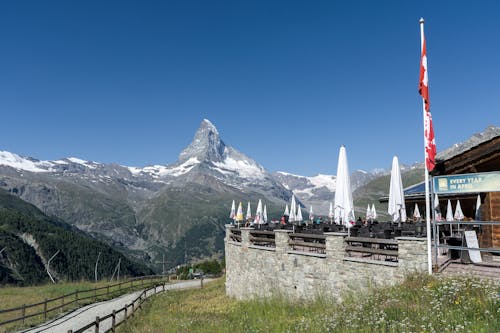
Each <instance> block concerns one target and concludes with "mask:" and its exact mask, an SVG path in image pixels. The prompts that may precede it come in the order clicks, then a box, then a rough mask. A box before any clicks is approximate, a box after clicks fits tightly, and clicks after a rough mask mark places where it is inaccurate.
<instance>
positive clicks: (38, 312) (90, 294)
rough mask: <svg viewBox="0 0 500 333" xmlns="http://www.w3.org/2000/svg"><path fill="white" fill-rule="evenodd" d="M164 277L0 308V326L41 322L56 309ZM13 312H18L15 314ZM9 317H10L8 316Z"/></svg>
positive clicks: (76, 304)
mask: <svg viewBox="0 0 500 333" xmlns="http://www.w3.org/2000/svg"><path fill="white" fill-rule="evenodd" d="M165 278H166V277H165V276H163V275H150V276H142V277H138V278H133V279H128V280H126V281H122V282H119V283H115V284H111V285H107V286H104V287H99V288H97V287H96V288H93V289H86V290H76V291H74V292H72V293H68V294H64V295H61V296H58V297H54V298H50V299H48V298H46V299H45V300H43V301H42V302H38V303H33V304H23V305H22V306H18V307H14V308H9V309H0V318H1V317H4V318H8V319H4V320H2V321H0V327H2V326H4V325H7V324H11V323H15V322H22V324H25V323H26V320H27V319H30V318H34V317H39V318H37V320H35V321H34V322H31V324H34V323H41V322H43V321H46V320H47V319H49V318H51V316H52V315H55V313H54V312H55V311H57V310H61V311H62V310H69V309H74V308H77V307H79V306H80V305H85V304H88V303H93V302H96V301H98V300H99V301H101V300H105V299H109V298H112V297H115V296H118V295H121V294H124V293H126V292H128V291H130V290H131V289H134V288H138V287H141V288H145V287H148V286H151V285H152V284H155V283H157V282H158V280H164V279H165ZM15 313H18V315H17V316H16V314H15ZM9 317H10V318H9Z"/></svg>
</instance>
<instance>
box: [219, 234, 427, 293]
mask: <svg viewBox="0 0 500 333" xmlns="http://www.w3.org/2000/svg"><path fill="white" fill-rule="evenodd" d="M231 228H234V227H233V226H229V225H228V226H226V238H225V240H224V241H225V250H226V294H227V295H228V296H231V297H235V298H237V299H249V298H254V297H269V296H284V297H286V298H291V299H314V298H315V297H317V296H321V297H327V298H337V299H338V298H340V297H342V295H343V294H344V293H345V292H349V291H355V290H360V289H364V288H367V287H369V286H379V285H388V284H394V283H397V282H398V281H401V280H402V279H403V277H404V276H405V275H406V274H407V273H410V272H416V271H418V272H426V271H427V240H426V239H425V238H414V237H411V238H410V237H399V238H396V239H397V242H398V262H388V261H381V260H372V259H366V258H360V257H349V256H348V254H347V253H346V251H345V246H346V245H345V241H344V238H345V237H346V234H345V233H326V234H325V235H326V239H325V244H326V250H325V254H317V253H310V252H301V251H293V250H291V247H290V246H289V245H288V244H289V236H288V233H289V231H287V230H275V247H262V246H255V245H252V244H251V242H250V239H249V235H250V231H251V230H253V229H251V228H241V229H240V230H241V242H236V241H233V240H231V239H230V237H229V236H230V232H231V231H230V230H231Z"/></svg>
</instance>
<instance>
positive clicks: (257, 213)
mask: <svg viewBox="0 0 500 333" xmlns="http://www.w3.org/2000/svg"><path fill="white" fill-rule="evenodd" d="M262 220H263V218H262V200H260V199H259V203H258V204H257V209H256V211H255V219H254V223H255V224H259V225H260V224H262V223H263V222H262Z"/></svg>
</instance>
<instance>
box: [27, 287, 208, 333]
mask: <svg viewBox="0 0 500 333" xmlns="http://www.w3.org/2000/svg"><path fill="white" fill-rule="evenodd" d="M211 280H212V279H204V280H203V283H206V282H210V281H211ZM200 285H201V280H190V281H185V282H179V283H168V284H165V290H174V289H189V288H199V287H200ZM162 291H163V286H160V287H158V288H156V292H158V293H159V292H162ZM141 293H142V290H141V291H136V292H133V293H130V294H126V295H122V296H120V297H117V298H114V299H112V300H109V301H104V302H99V303H94V304H90V305H87V306H84V307H82V308H79V309H77V310H74V311H72V312H69V313H67V314H65V315H64V316H62V317H59V318H57V319H54V320H51V321H49V322H46V323H44V324H42V325H40V326H37V327H35V328H31V329H29V330H24V331H21V332H25V333H28V332H29V333H35V332H44V333H67V332H68V331H69V330H73V331H76V330H78V329H80V328H82V327H84V326H85V325H87V324H90V323H91V322H93V321H95V320H96V317H97V316H99V317H105V316H107V315H109V314H110V313H112V312H113V310H115V311H116V310H118V309H121V308H123V307H124V306H125V305H127V304H130V303H132V301H133V300H134V299H136V298H137V297H139V295H140V294H141ZM153 294H155V291H154V290H151V291H150V292H148V293H147V295H146V297H149V296H151V295H153ZM131 309H132V308H131V307H129V312H128V313H129V315H130V311H131ZM124 315H125V313H124V312H123V311H122V312H120V313H118V314H116V316H115V318H116V323H119V322H121V321H123V319H124ZM110 328H111V318H109V319H107V320H104V321H102V322H101V323H100V325H99V332H106V331H107V330H108V329H110ZM85 332H95V327H92V328H90V329H88V330H86V331H85Z"/></svg>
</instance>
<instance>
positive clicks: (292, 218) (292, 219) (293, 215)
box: [288, 194, 297, 222]
mask: <svg viewBox="0 0 500 333" xmlns="http://www.w3.org/2000/svg"><path fill="white" fill-rule="evenodd" d="M296 214H297V203H296V202H295V195H294V194H292V202H291V203H290V216H289V217H288V221H290V222H295V221H296V216H297V215H296Z"/></svg>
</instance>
